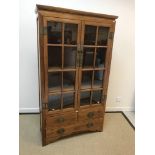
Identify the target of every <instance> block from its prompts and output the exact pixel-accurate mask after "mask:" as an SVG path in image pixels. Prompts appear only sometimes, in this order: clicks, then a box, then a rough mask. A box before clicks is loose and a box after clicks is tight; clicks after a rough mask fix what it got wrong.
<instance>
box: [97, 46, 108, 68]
mask: <svg viewBox="0 0 155 155" xmlns="http://www.w3.org/2000/svg"><path fill="white" fill-rule="evenodd" d="M106 50H107V49H106V48H97V51H96V61H95V66H96V67H99V68H104V67H105V60H106V59H105V57H106Z"/></svg>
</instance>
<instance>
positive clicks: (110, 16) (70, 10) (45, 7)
mask: <svg viewBox="0 0 155 155" xmlns="http://www.w3.org/2000/svg"><path fill="white" fill-rule="evenodd" d="M36 8H37V11H39V10H45V11H56V12H61V13H71V14H76V15H85V16H93V17H99V18H108V19H117V18H118V16H114V15H107V14H101V13H93V12H85V11H79V10H72V9H66V8H60V7H54V6H47V5H39V4H36Z"/></svg>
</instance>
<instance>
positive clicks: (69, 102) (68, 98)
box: [63, 93, 74, 108]
mask: <svg viewBox="0 0 155 155" xmlns="http://www.w3.org/2000/svg"><path fill="white" fill-rule="evenodd" d="M71 107H74V93H65V94H63V108H71Z"/></svg>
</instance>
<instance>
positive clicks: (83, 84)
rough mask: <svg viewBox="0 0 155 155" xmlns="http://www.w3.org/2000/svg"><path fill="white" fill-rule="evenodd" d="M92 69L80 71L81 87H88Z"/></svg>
mask: <svg viewBox="0 0 155 155" xmlns="http://www.w3.org/2000/svg"><path fill="white" fill-rule="evenodd" d="M92 74H93V72H92V71H83V72H82V82H81V87H82V88H90V87H91V82H92Z"/></svg>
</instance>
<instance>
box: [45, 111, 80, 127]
mask: <svg viewBox="0 0 155 155" xmlns="http://www.w3.org/2000/svg"><path fill="white" fill-rule="evenodd" d="M76 115H77V114H76V113H75V112H66V113H64V114H58V115H51V116H47V119H46V128H55V127H60V126H64V125H70V124H73V123H75V121H76Z"/></svg>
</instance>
